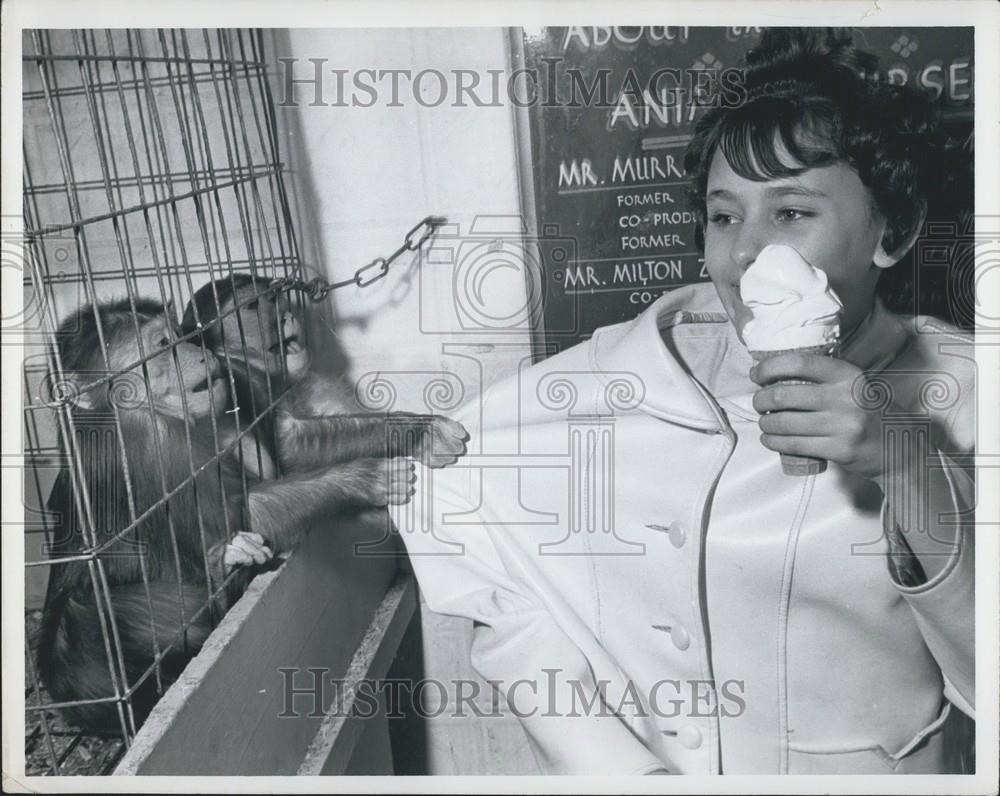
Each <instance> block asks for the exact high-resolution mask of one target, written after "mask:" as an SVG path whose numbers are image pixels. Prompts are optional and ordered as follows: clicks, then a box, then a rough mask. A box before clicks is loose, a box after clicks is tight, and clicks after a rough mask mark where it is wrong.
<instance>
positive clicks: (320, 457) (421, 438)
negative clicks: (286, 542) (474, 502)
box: [278, 412, 468, 473]
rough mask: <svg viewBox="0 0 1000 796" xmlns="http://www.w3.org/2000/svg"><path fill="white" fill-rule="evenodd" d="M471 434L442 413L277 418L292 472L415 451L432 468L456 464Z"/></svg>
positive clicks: (283, 456)
mask: <svg viewBox="0 0 1000 796" xmlns="http://www.w3.org/2000/svg"><path fill="white" fill-rule="evenodd" d="M467 439H468V434H467V433H466V431H465V428H464V427H463V426H462V425H461V424H460V423H456V422H455V421H454V420H450V419H448V418H446V417H442V416H440V415H416V414H411V413H409V412H393V413H391V414H385V415H376V414H350V415H327V416H323V417H294V416H292V415H290V414H287V413H284V412H282V413H281V414H280V415H279V418H278V445H279V448H280V449H279V451H278V460H279V461H280V463H281V466H282V468H283V469H284V471H285V472H287V473H298V472H303V471H308V470H313V469H315V468H317V467H324V466H327V465H330V464H335V463H339V462H347V461H351V460H353V459H356V458H360V457H376V458H378V457H393V456H413V457H415V458H417V459H419V460H420V461H422V462H423V463H424V464H427V465H429V466H431V467H444V466H445V465H448V464H452V463H454V462H455V461H456V460H457V459H458V457H459V456H461V455H462V454H464V453H465V443H466V440H467Z"/></svg>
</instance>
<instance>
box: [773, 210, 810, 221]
mask: <svg viewBox="0 0 1000 796" xmlns="http://www.w3.org/2000/svg"><path fill="white" fill-rule="evenodd" d="M812 215H813V214H812V213H810V212H808V211H806V210H797V209H796V208H794V207H783V208H782V209H781V210H779V211H778V219H779V220H781V221H798V220H799V219H800V218H809V217H811V216H812Z"/></svg>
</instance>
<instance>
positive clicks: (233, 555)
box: [222, 532, 274, 572]
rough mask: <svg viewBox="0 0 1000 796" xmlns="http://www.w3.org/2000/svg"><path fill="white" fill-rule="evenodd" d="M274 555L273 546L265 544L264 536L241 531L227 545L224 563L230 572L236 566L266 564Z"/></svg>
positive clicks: (223, 555) (223, 556)
mask: <svg viewBox="0 0 1000 796" xmlns="http://www.w3.org/2000/svg"><path fill="white" fill-rule="evenodd" d="M273 555H274V553H273V552H272V551H271V548H269V547H268V546H267V545H266V544H264V537H262V536H261V535H260V534H258V533H246V532H240V533H238V534H236V536H234V537H233V540H232V541H231V542H230V543H229V544H227V545H226V549H225V551H224V552H223V554H222V564H223V566H224V567H225V568H226V571H227V572H229V571H230V570H232V569H234V568H235V567H249V566H252V565H253V564H266V563H267V562H268V561H270V560H271V557H272V556H273Z"/></svg>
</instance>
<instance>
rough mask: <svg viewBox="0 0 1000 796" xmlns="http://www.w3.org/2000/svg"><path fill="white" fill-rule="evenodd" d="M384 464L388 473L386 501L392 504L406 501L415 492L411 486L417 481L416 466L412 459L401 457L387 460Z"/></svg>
mask: <svg viewBox="0 0 1000 796" xmlns="http://www.w3.org/2000/svg"><path fill="white" fill-rule="evenodd" d="M386 466H387V468H388V475H389V478H388V483H387V485H386V502H387V503H388V504H389V505H392V506H399V505H402V504H403V503H408V502H409V500H410V498H411V497H413V494H414V492H416V489H415V487H414V486H413V485H414V484H415V483H416V481H417V472H416V467H415V466H414V464H413V462H412V461H410V460H409V459H404V458H402V457H399V458H395V459H390V460H388V461H387V462H386Z"/></svg>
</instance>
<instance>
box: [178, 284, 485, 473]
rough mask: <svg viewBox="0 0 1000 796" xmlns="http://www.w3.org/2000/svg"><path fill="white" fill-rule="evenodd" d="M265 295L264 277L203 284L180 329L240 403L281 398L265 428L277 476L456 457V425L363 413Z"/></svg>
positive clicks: (282, 307) (459, 438)
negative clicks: (381, 461) (230, 384)
mask: <svg viewBox="0 0 1000 796" xmlns="http://www.w3.org/2000/svg"><path fill="white" fill-rule="evenodd" d="M273 293H274V291H272V290H270V282H269V281H268V280H266V279H263V278H261V277H257V276H252V275H250V274H246V273H241V272H237V273H233V274H231V275H230V276H227V277H224V278H222V279H218V280H216V281H215V282H214V283H213V282H210V283H207V284H205V285H203V286H202V287H201V288H199V289H198V290H197V291H196V292H195V293H194V295H193V296H192V297H191V300H190V301H189V302H188V305H187V307H186V309H185V311H184V317H183V320H182V323H181V329H182V331H183V332H184V333H185V334H190V333H193V332H196V331H199V330H200V334H201V338H202V339H203V341H204V344H205V347H206V349H207V350H209V351H212V352H213V353H215V355H216V357H217V358H218V359H219V360H220V361H221V362H223V363H224V364H228V366H229V367H230V368H231V370H232V373H233V376H234V380H235V381H236V384H237V394H238V395H239V396H240V399H239V400H240V406H241V407H249V406H250V405H251V404H252V405H254V406H255V407H256V408H257V412H258V413H259V411H260V407H261V406H267V405H268V404H269V403H270V402H271V401H273V400H274V396H277V395H279V394H280V395H282V398H281V400H280V401H279V403H278V406H277V410H276V412H275V423H274V427H273V428H272V429H271V431H272V433H273V435H274V437H275V441H274V444H275V447H276V448H277V454H278V464H279V466H280V467H281V469H282V470H283V471H284V472H288V473H295V472H300V471H302V470H309V469H311V468H314V467H317V466H325V465H330V464H334V463H337V462H346V461H351V460H352V459H355V458H357V457H366V456H377V457H382V456H389V457H394V456H413V457H414V458H416V459H417V460H419V461H421V462H422V463H424V464H425V465H427V466H428V467H432V468H440V467H446V466H448V465H449V464H453V463H455V462H456V461H457V460H458V458H459V457H461V456H463V455H464V454H465V452H466V443H467V441H468V439H469V434H468V432H467V431H466V430H465V428H464V427H463V426H462V424H461V423H458V422H457V421H454V420H451V419H450V418H447V417H444V416H442V415H421V414H414V413H410V412H391V413H382V414H379V413H374V412H370V411H365V410H364V408H363V407H361V406H360V405H359V404H358V402H357V401H356V399H355V398H354V393H353V390H351V389H350V387H349V385H348V384H347V382H346V381H345V380H344V379H343V378H342V377H334V376H331V375H329V374H325V373H321V372H319V371H317V370H315V369H313V368H312V367H311V365H312V363H311V357H310V352H309V350H308V348H307V347H306V345H305V341H304V339H303V335H302V325H301V322H300V321H299V319H298V318H297V317H296V315H295V314H294V313H293V312H291V311H290V310H289V309H288V308H287V306H286V298H285V296H284V295H283V294H280V293H279V294H278V295H277V297H275V296H273ZM269 388H270V389H269ZM247 419H250V416H248V417H247Z"/></svg>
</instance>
